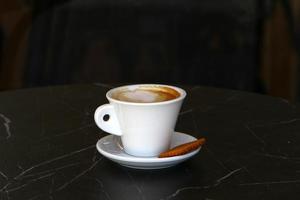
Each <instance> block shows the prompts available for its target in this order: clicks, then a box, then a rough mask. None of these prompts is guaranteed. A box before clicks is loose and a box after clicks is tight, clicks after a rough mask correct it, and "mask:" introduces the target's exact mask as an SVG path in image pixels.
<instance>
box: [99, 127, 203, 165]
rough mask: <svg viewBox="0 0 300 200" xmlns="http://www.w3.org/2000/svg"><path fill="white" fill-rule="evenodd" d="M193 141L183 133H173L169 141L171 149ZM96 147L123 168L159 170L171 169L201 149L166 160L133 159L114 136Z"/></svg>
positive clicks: (106, 138)
mask: <svg viewBox="0 0 300 200" xmlns="http://www.w3.org/2000/svg"><path fill="white" fill-rule="evenodd" d="M194 140H196V138H194V137H193V136H190V135H187V134H184V133H179V132H174V134H173V137H172V141H171V148H173V147H175V146H178V145H180V144H184V143H187V142H191V141H194ZM96 147H97V150H98V151H99V152H100V153H101V154H102V155H103V156H105V157H107V158H108V159H110V160H112V161H114V162H116V163H118V164H120V165H123V166H125V167H130V168H136V169H161V168H167V167H171V166H174V165H176V164H178V163H181V162H183V161H185V160H187V159H189V158H191V157H192V156H194V155H195V154H197V153H198V152H199V151H200V149H201V147H199V148H198V149H196V150H194V151H192V152H190V153H187V154H185V155H181V156H174V157H168V158H158V157H147V158H145V157H134V156H131V155H128V154H127V153H125V151H124V150H123V146H122V143H121V139H120V137H118V136H114V135H108V136H105V137H103V138H101V139H100V140H99V141H98V142H97V144H96Z"/></svg>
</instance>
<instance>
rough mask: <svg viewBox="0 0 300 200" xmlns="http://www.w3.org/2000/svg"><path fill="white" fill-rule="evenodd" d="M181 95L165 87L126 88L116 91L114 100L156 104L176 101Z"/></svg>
mask: <svg viewBox="0 0 300 200" xmlns="http://www.w3.org/2000/svg"><path fill="white" fill-rule="evenodd" d="M179 96H180V93H179V92H177V91H176V90H174V89H172V88H169V87H165V86H140V87H138V88H135V89H130V88H125V89H120V90H118V91H115V92H114V93H113V94H112V98H114V99H116V100H120V101H126V102H133V103H155V102H162V101H169V100H172V99H176V98H178V97H179Z"/></svg>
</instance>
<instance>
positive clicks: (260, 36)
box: [0, 0, 299, 101]
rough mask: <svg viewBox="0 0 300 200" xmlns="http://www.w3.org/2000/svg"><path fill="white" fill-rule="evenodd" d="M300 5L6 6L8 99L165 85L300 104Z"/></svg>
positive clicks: (2, 32) (3, 44)
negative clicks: (58, 90) (20, 94)
mask: <svg viewBox="0 0 300 200" xmlns="http://www.w3.org/2000/svg"><path fill="white" fill-rule="evenodd" d="M298 7H299V3H297V2H296V1H285V0H277V1H276V0H274V1H271V0H269V1H267V0H265V1H261V0H244V1H240V0H231V1H222V0H210V1H208V0H207V1H195V0H186V1H182V0H173V1H169V0H167V1H159V0H129V1H128V0H85V1H83V0H73V1H62V0H60V1H58V0H55V1H50V0H47V1H34V0H31V1H22V0H13V1H8V0H2V1H1V3H0V52H1V55H0V61H1V65H0V88H1V90H9V89H17V88H26V87H38V86H48V85H60V84H71V83H96V82H98V83H104V84H122V83H124V84H125V83H167V84H184V85H205V86H214V87H222V88H231V89H238V90H246V91H252V92H259V93H266V94H270V95H273V96H280V97H283V98H286V99H288V100H292V101H295V100H297V99H298V87H297V86H298V71H297V68H298V63H297V60H298V59H297V57H298V56H297V55H298V54H297V41H298V40H297V38H299V37H298V35H299V34H297V28H298V27H297V26H295V25H296V24H297V23H296V22H297V16H298V15H297V13H298V12H297V11H298V9H297V8H298Z"/></svg>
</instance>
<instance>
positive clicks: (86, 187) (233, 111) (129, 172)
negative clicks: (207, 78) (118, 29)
mask: <svg viewBox="0 0 300 200" xmlns="http://www.w3.org/2000/svg"><path fill="white" fill-rule="evenodd" d="M109 88H110V86H107V85H104V84H95V85H75V86H58V87H45V88H37V89H26V90H19V91H12V92H2V93H0V200H14V199H17V200H40V199H43V200H48V199H49V200H56V199H68V200H69V199H70V200H76V199H85V200H102V199H104V200H105V199H107V200H116V199H118V200H119V199H122V200H123V199H124V200H127V199H128V200H129V199H130V200H135V199H140V200H147V199H148V200H149V199H157V200H170V199H174V200H175V199H204V200H216V199H243V200H245V199H299V198H300V112H299V110H298V109H297V107H296V106H294V105H292V104H290V103H289V102H287V101H285V100H283V99H279V98H272V97H268V96H262V95H257V94H251V93H245V92H239V91H231V90H222V89H214V88H206V87H190V88H186V89H187V92H188V96H187V99H186V101H185V103H184V105H183V108H182V112H181V114H180V116H179V119H178V124H177V127H176V130H178V131H181V132H185V133H189V134H191V135H193V136H196V137H200V136H204V137H206V138H207V140H208V142H207V145H206V146H205V147H204V148H203V149H202V150H201V151H200V152H199V153H198V154H197V155H196V156H195V157H193V158H192V159H190V160H188V161H187V162H184V163H182V164H179V165H177V166H175V167H172V168H168V169H163V170H147V171H145V170H134V169H129V168H125V167H121V166H119V165H118V164H115V163H113V162H111V161H109V160H108V159H106V158H104V157H102V156H101V155H100V154H99V153H98V152H97V150H96V148H95V144H96V142H97V140H98V139H99V138H101V137H103V136H105V135H106V133H104V132H102V131H101V130H100V129H98V128H97V127H96V126H95V124H94V121H93V113H94V110H95V108H96V107H97V106H98V105H101V104H104V103H106V99H105V95H104V94H105V92H106V91H107V90H108V89H109Z"/></svg>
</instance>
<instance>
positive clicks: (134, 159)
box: [96, 131, 201, 163]
mask: <svg viewBox="0 0 300 200" xmlns="http://www.w3.org/2000/svg"><path fill="white" fill-rule="evenodd" d="M174 134H180V135H184V136H188V137H190V138H191V141H195V140H197V138H195V137H194V136H192V135H189V134H186V133H181V132H177V131H174ZM107 137H115V136H114V135H107V136H104V137H102V138H100V139H99V140H98V141H97V143H96V148H97V150H98V151H99V153H101V154H102V155H103V156H105V157H107V158H109V159H113V160H116V161H125V162H135V163H163V162H175V161H180V160H185V159H187V158H189V157H192V156H194V155H195V154H197V153H198V152H199V151H200V150H201V146H200V147H199V148H198V149H195V150H194V151H192V152H190V153H187V154H184V155H180V156H173V157H166V158H158V157H134V156H132V155H129V154H128V156H130V157H124V156H120V155H115V154H111V153H108V152H106V151H104V150H103V149H101V148H100V143H101V141H102V140H104V139H105V138H107ZM124 153H125V154H126V152H125V151H124Z"/></svg>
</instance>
